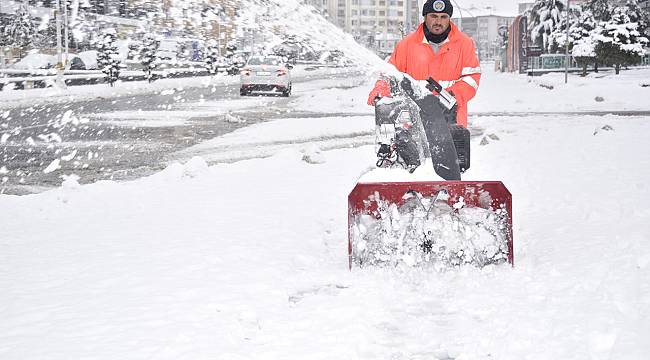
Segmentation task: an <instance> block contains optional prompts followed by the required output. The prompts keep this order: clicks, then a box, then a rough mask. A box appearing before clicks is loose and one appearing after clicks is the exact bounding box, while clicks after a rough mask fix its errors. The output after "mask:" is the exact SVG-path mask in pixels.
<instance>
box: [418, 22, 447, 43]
mask: <svg viewBox="0 0 650 360" xmlns="http://www.w3.org/2000/svg"><path fill="white" fill-rule="evenodd" d="M450 31H451V24H449V26H447V29H445V31H443V32H442V33H441V34H434V33H432V32H431V30H429V27H428V26H427V25H426V24H424V36H425V37H426V38H427V41H429V42H432V43H436V44H440V43H441V42H443V41H445V39H447V36H448V35H449V32H450Z"/></svg>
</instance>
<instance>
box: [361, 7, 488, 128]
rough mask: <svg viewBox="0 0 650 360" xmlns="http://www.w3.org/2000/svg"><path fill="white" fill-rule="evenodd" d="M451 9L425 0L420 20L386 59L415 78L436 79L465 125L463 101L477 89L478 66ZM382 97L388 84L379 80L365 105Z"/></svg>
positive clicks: (467, 99) (479, 69)
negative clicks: (453, 19) (450, 97)
mask: <svg viewBox="0 0 650 360" xmlns="http://www.w3.org/2000/svg"><path fill="white" fill-rule="evenodd" d="M453 12H454V8H453V6H452V5H451V2H450V0H427V1H426V2H425V3H424V6H423V7H422V16H424V23H422V24H420V26H419V27H418V29H417V30H416V31H415V32H413V33H411V34H410V35H408V36H407V37H406V38H405V39H403V40H402V41H400V42H399V43H398V44H397V46H396V47H395V50H394V51H393V54H392V55H391V57H390V60H389V62H390V63H391V64H393V65H395V67H396V68H397V70H399V71H401V72H403V73H407V74H409V75H410V76H411V77H412V78H414V79H415V80H426V79H428V78H429V77H432V78H433V79H434V80H436V81H438V82H439V83H440V84H441V85H442V87H443V88H445V89H446V90H447V91H449V92H451V93H452V94H453V95H454V97H455V98H456V100H457V103H458V114H457V116H456V121H457V123H458V124H459V125H462V126H464V127H467V102H468V101H469V100H470V99H472V98H473V97H474V95H475V94H476V90H478V84H479V81H480V79H481V67H480V65H479V62H478V58H477V57H476V49H475V47H474V42H473V41H472V39H470V38H469V37H468V36H467V35H465V34H463V33H462V32H461V31H460V30H458V28H457V27H456V25H454V24H453V23H452V22H451V15H452V14H453ZM385 96H390V87H389V86H388V84H387V83H386V82H385V81H383V80H379V81H377V83H376V84H375V88H374V89H373V90H372V91H371V92H370V96H369V98H368V105H372V104H373V103H374V101H375V100H376V98H378V97H379V98H381V97H385Z"/></svg>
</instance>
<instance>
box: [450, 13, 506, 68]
mask: <svg viewBox="0 0 650 360" xmlns="http://www.w3.org/2000/svg"><path fill="white" fill-rule="evenodd" d="M514 19H515V17H514V16H502V15H494V14H481V15H476V16H472V17H463V18H462V19H460V18H458V19H456V18H455V19H454V22H455V23H456V24H457V25H458V26H459V28H461V30H462V31H463V32H464V33H465V34H467V35H469V36H470V37H471V38H472V39H474V42H475V44H476V50H477V51H478V53H479V58H480V59H481V60H493V59H496V58H498V57H499V56H500V55H501V52H502V48H503V46H504V44H505V40H504V39H505V38H504V36H505V34H506V33H507V29H508V27H509V26H510V25H511V24H512V22H513V21H514Z"/></svg>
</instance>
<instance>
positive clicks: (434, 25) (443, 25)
mask: <svg viewBox="0 0 650 360" xmlns="http://www.w3.org/2000/svg"><path fill="white" fill-rule="evenodd" d="M424 23H425V24H426V25H427V28H428V29H429V31H430V32H431V33H432V34H435V35H440V34H442V33H443V32H445V31H446V30H447V28H448V27H449V15H447V14H446V13H428V14H427V16H426V17H425V18H424Z"/></svg>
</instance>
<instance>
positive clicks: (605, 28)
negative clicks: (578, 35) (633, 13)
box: [594, 6, 648, 74]
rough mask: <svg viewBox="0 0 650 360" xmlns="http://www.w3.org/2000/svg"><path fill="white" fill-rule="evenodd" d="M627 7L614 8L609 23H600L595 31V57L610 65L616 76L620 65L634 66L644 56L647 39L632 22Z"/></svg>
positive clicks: (637, 25) (637, 24) (636, 23)
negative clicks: (612, 66)
mask: <svg viewBox="0 0 650 360" xmlns="http://www.w3.org/2000/svg"><path fill="white" fill-rule="evenodd" d="M628 10H629V8H628V7H627V6H619V7H616V8H614V11H613V12H612V14H611V18H610V20H609V21H602V22H600V24H599V26H598V28H597V29H596V30H595V36H594V37H595V39H596V45H595V49H594V50H595V52H596V57H597V58H598V60H599V61H600V63H603V64H612V65H614V68H615V70H616V74H618V73H619V72H620V70H621V65H630V64H636V63H639V62H640V61H641V57H642V56H643V55H645V49H644V46H647V44H648V39H647V38H646V37H644V36H643V35H641V33H640V32H639V30H638V28H639V23H638V22H632V21H631V19H630V16H629V14H628Z"/></svg>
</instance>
